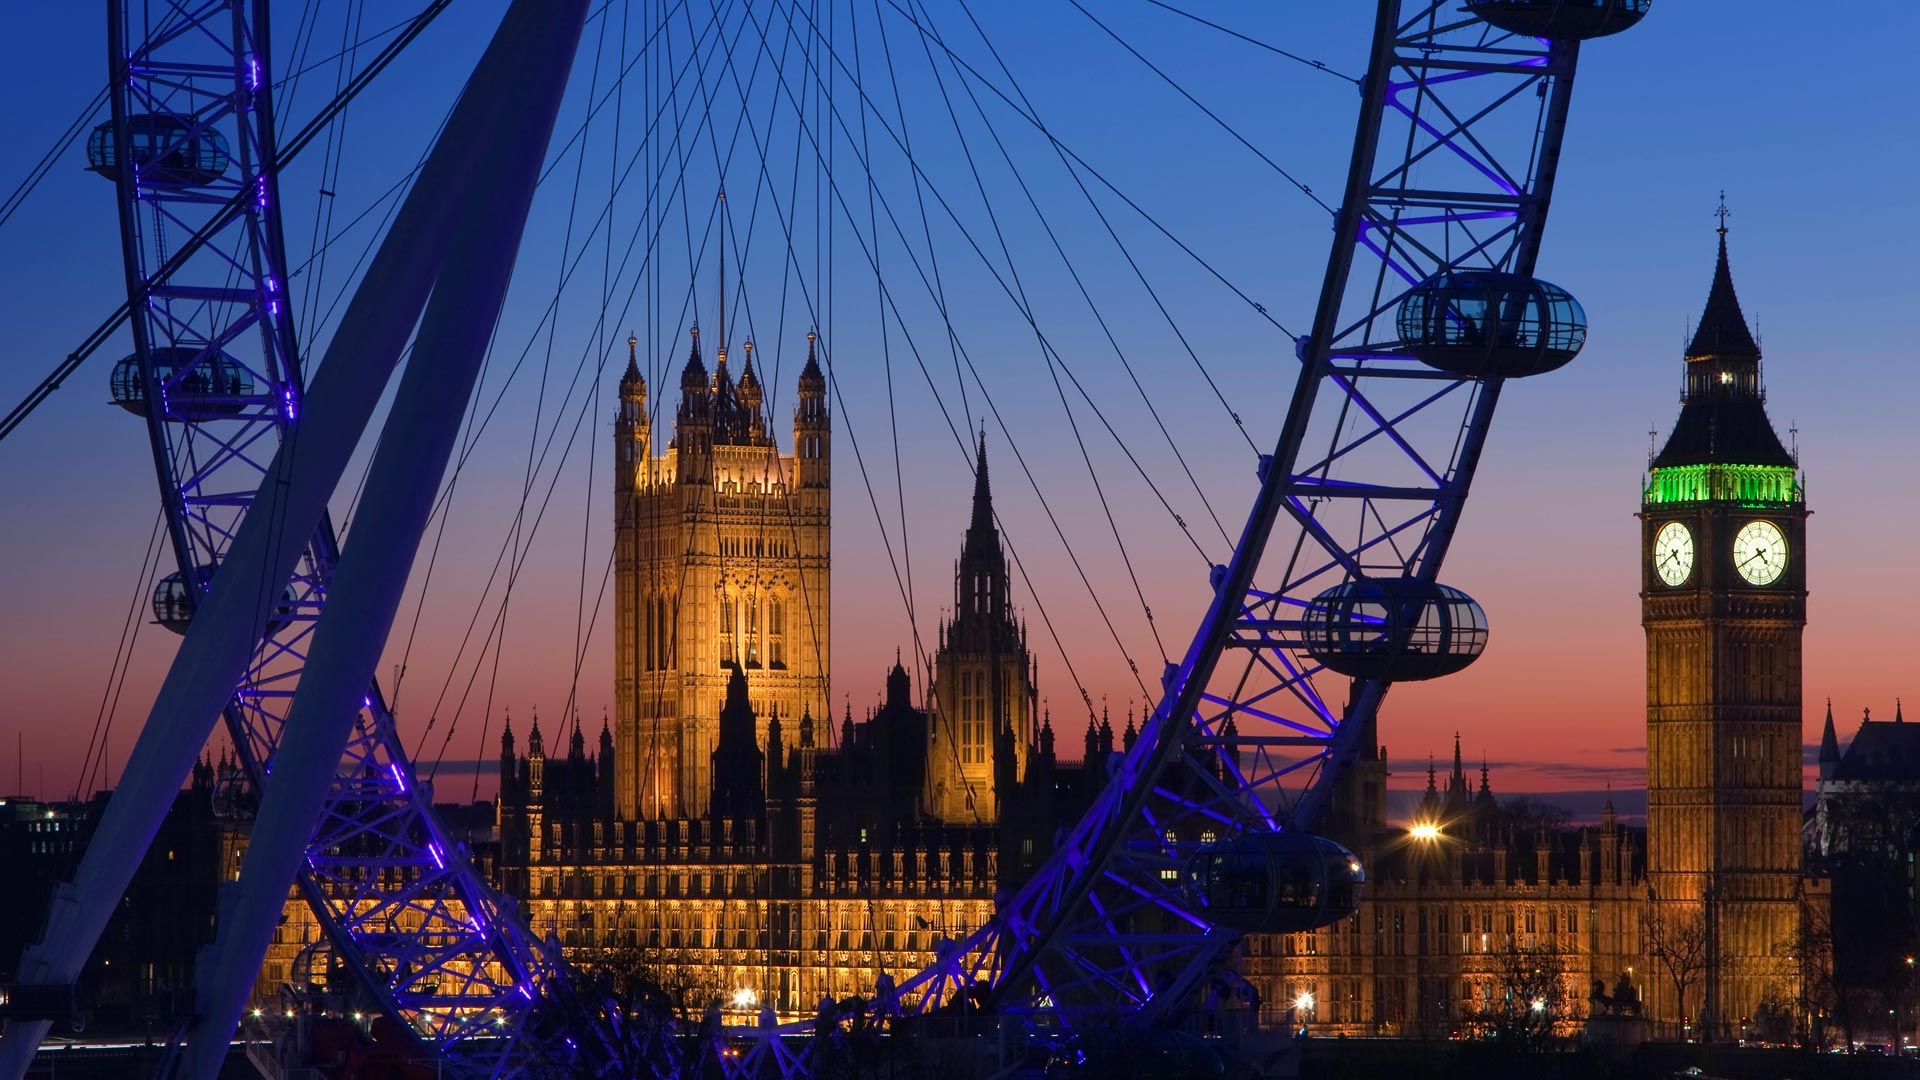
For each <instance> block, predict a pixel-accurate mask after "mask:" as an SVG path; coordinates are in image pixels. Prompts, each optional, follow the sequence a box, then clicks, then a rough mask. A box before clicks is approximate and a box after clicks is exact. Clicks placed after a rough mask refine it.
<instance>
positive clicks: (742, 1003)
mask: <svg viewBox="0 0 1920 1080" xmlns="http://www.w3.org/2000/svg"><path fill="white" fill-rule="evenodd" d="M758 1004H760V995H759V994H758V993H755V992H754V990H753V988H752V987H750V986H743V987H741V988H740V989H738V990H735V991H734V992H733V1007H734V1008H736V1009H751V1008H753V1007H754V1006H755V1005H758Z"/></svg>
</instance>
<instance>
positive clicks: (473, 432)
mask: <svg viewBox="0 0 1920 1080" xmlns="http://www.w3.org/2000/svg"><path fill="white" fill-rule="evenodd" d="M676 6H677V5H676ZM720 44H721V40H720V39H719V38H718V37H716V39H715V41H714V43H713V47H715V48H717V47H719V45H720ZM689 68H690V65H689ZM689 68H683V69H682V70H681V72H680V73H679V75H678V76H677V78H683V77H684V76H685V75H686V73H687V71H688V70H689ZM666 107H667V106H666V105H663V106H662V108H663V109H664V108H666ZM658 122H659V115H658V114H656V115H655V116H654V118H653V123H652V125H650V127H649V132H650V133H651V132H652V131H654V130H656V129H657V126H658ZM677 126H678V125H677V124H676V127H677ZM645 141H646V140H643V143H644V142H645ZM637 155H638V152H637V151H636V156H635V157H634V158H630V159H629V166H628V168H629V170H631V168H632V165H633V163H634V162H635V161H636V160H637ZM664 168H665V163H664V162H663V163H662V173H663V172H664ZM660 176H661V173H657V174H656V175H655V178H654V185H653V188H652V190H651V191H650V192H649V194H648V205H652V204H653V202H654V200H655V197H656V196H657V195H658V194H659V181H660ZM623 178H624V174H623ZM676 188H677V181H676ZM669 197H670V198H671V197H672V193H669ZM590 238H591V237H589V239H590ZM657 239H658V234H657V233H656V234H654V237H653V240H652V241H650V243H649V246H648V249H647V250H648V255H647V258H649V259H650V258H651V254H652V251H653V250H654V245H655V243H656V242H657ZM628 250H629V252H631V244H630V245H629V248H628ZM585 252H586V248H585V245H584V243H583V246H582V248H581V251H580V252H579V253H577V254H576V256H575V260H574V265H573V267H571V268H569V271H568V277H569V280H570V279H571V276H572V273H573V272H574V269H577V267H578V264H579V260H580V259H581V258H584V256H585ZM623 262H624V260H623ZM557 317H558V305H557V300H556V301H550V302H549V303H548V305H547V308H546V310H545V312H544V313H543V315H542V317H541V320H540V321H539V323H537V324H536V326H535V327H534V330H533V332H532V335H531V336H530V337H529V339H528V341H527V344H526V346H525V347H524V348H523V349H522V350H521V352H520V356H519V358H518V360H516V361H515V363H514V365H513V367H512V369H511V370H510V371H509V372H508V373H507V376H506V382H505V383H503V384H502V386H501V387H500V388H499V389H498V390H497V391H496V393H495V396H494V400H493V403H492V404H491V405H490V406H489V407H488V408H487V411H486V414H485V415H484V416H482V417H481V418H480V419H479V421H478V423H475V422H473V421H472V420H471V419H470V420H469V422H468V425H467V427H468V431H467V438H466V439H465V440H464V441H463V445H462V448H461V453H460V454H459V456H458V457H457V458H456V459H455V463H454V468H453V470H452V472H451V475H450V478H449V481H448V483H447V484H446V485H445V486H444V487H443V490H442V493H441V495H440V499H439V503H438V505H436V507H435V510H434V512H435V513H436V514H441V515H443V516H442V518H441V524H440V527H439V530H440V535H444V532H445V528H446V518H445V516H444V513H445V508H446V503H447V501H448V500H449V499H450V497H451V491H452V488H453V483H454V481H455V480H457V478H458V477H459V476H460V474H461V472H462V470H463V469H464V467H465V465H466V463H467V461H468V459H469V458H470V457H471V455H472V453H473V452H474V449H475V447H477V445H478V444H479V440H480V437H481V436H482V435H483V434H484V433H485V431H486V429H487V427H488V425H489V424H490V423H491V422H492V419H493V417H494V416H495V415H496V414H497V413H498V410H499V409H500V407H501V405H502V404H503V403H504V401H505V397H506V391H507V389H508V387H509V386H510V385H511V383H512V381H513V379H514V376H515V375H516V374H517V373H518V371H519V369H520V366H521V365H522V364H524V363H525V361H526V359H527V357H528V356H530V355H531V353H532V349H533V346H534V344H535V343H536V342H537V341H538V336H539V334H540V332H541V331H542V330H544V328H545V326H546V320H548V319H553V318H557ZM490 361H491V357H489V363H490ZM480 401H481V395H480V394H479V391H478V388H476V393H475V395H474V398H473V405H472V408H473V409H474V410H475V411H476V412H477V410H478V409H479V408H480ZM438 543H439V536H438V535H437V536H436V550H437V547H438ZM498 569H499V560H498V559H496V562H495V572H496V573H497V572H498ZM490 580H491V579H490ZM483 595H484V594H483ZM421 602H424V597H423V598H422V601H421ZM480 610H481V609H476V611H475V613H474V618H475V619H476V620H477V619H478V617H479V613H480ZM419 618H420V609H419V607H418V606H416V610H415V618H414V631H413V632H410V633H409V636H408V643H409V644H408V652H409V653H410V652H411V647H412V641H413V639H414V633H415V632H417V630H418V625H419ZM472 629H473V626H472V624H470V625H469V628H468V633H469V634H471V631H472ZM464 642H465V639H463V645H462V649H461V652H464ZM458 655H459V653H456V664H457V657H458ZM403 668H404V663H403ZM451 678H452V676H451V674H450V675H449V680H451ZM446 689H447V687H446V686H444V685H443V687H442V689H441V692H440V700H437V701H436V703H435V706H434V710H433V713H432V714H430V715H429V720H428V725H429V727H431V726H432V724H433V723H434V722H435V721H434V718H433V715H434V714H437V712H438V710H439V707H440V704H441V702H442V701H444V697H445V693H446Z"/></svg>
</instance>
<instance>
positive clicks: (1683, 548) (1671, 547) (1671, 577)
mask: <svg viewBox="0 0 1920 1080" xmlns="http://www.w3.org/2000/svg"><path fill="white" fill-rule="evenodd" d="M1653 569H1654V572H1655V573H1657V574H1659V575H1660V580H1661V581H1664V582H1666V583H1667V584H1668V585H1679V584H1680V583H1682V582H1684V581H1686V580H1687V576H1688V575H1690V574H1692V573H1693V533H1692V532H1691V531H1690V530H1688V528H1687V527H1686V526H1685V525H1683V524H1681V523H1680V522H1678V521H1669V522H1667V523H1666V524H1665V525H1662V526H1660V532H1659V533H1658V534H1656V535H1655V536H1654V538H1653Z"/></svg>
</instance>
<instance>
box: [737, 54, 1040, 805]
mask: <svg viewBox="0 0 1920 1080" xmlns="http://www.w3.org/2000/svg"><path fill="white" fill-rule="evenodd" d="M789 25H791V21H790V20H789ZM792 37H793V35H791V34H789V35H786V36H785V39H784V41H783V47H782V54H781V57H780V58H779V59H776V60H774V61H773V67H774V71H775V79H776V83H778V84H781V85H784V80H785V59H786V49H785V43H784V42H785V41H791V39H792ZM760 41H761V45H762V48H763V51H768V53H769V57H770V58H771V53H770V50H767V48H766V33H765V31H764V30H763V31H762V33H761V38H760ZM807 51H808V53H809V55H810V54H811V43H810V42H809V43H808V50H807ZM728 70H729V74H731V75H732V79H733V83H734V87H735V89H736V92H738V93H739V94H740V97H741V100H742V106H743V109H744V106H745V101H746V98H747V92H746V91H745V90H742V89H741V88H740V85H739V75H738V73H737V72H735V71H733V68H732V62H731V54H729V57H728ZM788 97H789V99H790V100H791V101H792V103H793V108H794V111H795V114H796V118H797V119H798V120H799V121H800V126H801V127H802V129H803V131H804V129H805V122H804V120H805V116H804V104H803V103H804V100H805V97H804V95H793V94H791V93H789V95H788ZM823 99H824V100H825V101H827V102H830V101H831V93H827V94H825V95H823ZM824 107H828V108H830V107H831V106H830V104H829V105H826V106H824ZM749 136H750V137H751V138H752V139H753V140H754V144H755V148H756V156H757V159H758V160H759V161H760V162H761V169H760V172H761V174H762V178H763V180H764V181H766V182H767V183H769V184H770V183H771V178H770V176H769V175H768V174H767V169H766V164H765V162H766V158H767V148H766V146H763V145H762V144H761V142H760V139H759V135H758V132H757V131H754V130H751V129H750V130H749ZM770 136H771V131H769V137H770ZM805 145H806V143H805V141H804V140H801V139H798V138H796V140H795V153H796V155H798V154H799V153H800V151H801V149H802V148H803V147H804V146H805ZM816 162H817V164H820V165H822V166H826V165H827V164H828V163H827V162H826V161H825V160H824V159H821V158H820V157H819V154H818V147H817V144H816ZM825 175H826V176H828V177H829V184H830V183H831V180H830V177H831V172H830V171H828V172H827V173H826V174H825ZM817 180H818V177H816V181H817ZM817 186H818V185H817ZM842 209H843V210H845V209H846V207H845V204H844V201H842ZM774 212H775V215H776V217H777V218H778V219H779V221H780V223H781V226H782V231H783V234H784V236H785V238H786V251H785V254H786V256H787V258H786V259H785V260H784V263H785V264H786V265H789V266H793V267H794V268H796V269H797V265H798V254H797V251H796V245H795V244H794V242H793V234H792V227H791V224H790V218H789V216H788V215H786V214H782V213H781V212H780V208H779V203H778V200H777V199H776V200H775V203H774ZM847 212H848V214H849V215H850V214H851V211H850V210H848V211H847ZM829 213H831V211H829ZM848 224H849V226H853V222H852V219H851V217H850V216H849V218H848ZM816 231H818V226H816ZM855 232H856V239H857V238H858V237H857V233H858V230H857V227H856V228H855ZM832 235H833V230H832V229H831V225H829V229H828V232H827V236H828V237H829V238H831V236H832ZM863 250H864V242H863ZM829 264H830V260H829ZM798 284H799V288H800V290H801V295H802V298H803V299H804V300H805V302H806V303H807V306H808V309H809V311H810V312H814V303H813V300H812V297H811V294H810V292H809V290H808V289H807V287H806V282H805V278H804V276H801V277H800V279H799V281H798ZM827 296H828V297H829V298H830V297H831V296H832V293H831V292H828V293H827ZM829 302H830V299H829ZM749 318H751V315H750V314H749ZM814 318H815V321H816V322H817V321H818V313H817V312H814ZM821 352H822V354H823V356H824V357H825V360H826V364H825V366H826V379H827V384H828V386H829V388H830V389H831V391H832V393H833V395H834V400H835V403H836V405H837V407H838V412H839V414H840V417H841V420H842V423H843V424H844V425H845V427H846V429H847V438H848V442H849V444H850V445H851V447H852V448H853V451H854V463H855V465H856V467H857V469H858V470H859V472H860V478H861V483H862V486H863V487H864V488H865V490H866V493H867V501H868V505H869V506H870V507H871V508H872V510H873V513H874V522H875V525H876V528H877V529H878V530H879V532H880V535H881V541H882V546H883V547H884V548H885V549H886V551H887V557H888V564H889V566H890V567H891V568H892V570H893V573H894V584H895V588H896V590H897V591H899V593H900V595H901V600H902V602H903V604H904V603H905V602H906V597H907V588H906V585H905V583H904V582H903V581H902V579H901V568H900V565H899V564H898V562H896V561H895V559H894V554H893V546H892V543H891V541H890V540H889V539H888V536H887V529H886V519H885V515H884V514H883V513H882V512H881V510H880V505H879V500H878V498H877V496H876V494H875V491H874V487H873V482H872V477H871V474H870V473H869V472H868V470H867V467H866V460H865V456H864V455H863V453H862V452H861V450H860V444H859V438H858V433H857V430H856V429H855V427H854V425H853V419H852V413H851V412H850V411H849V410H848V407H847V404H846V400H845V398H844V397H843V396H842V395H841V394H840V390H839V383H838V380H837V378H836V376H835V373H834V369H833V358H832V351H831V349H830V348H823V349H822V350H821ZM923 371H924V365H923ZM942 415H943V418H944V419H946V421H947V425H948V429H949V431H953V421H952V418H951V416H948V415H947V414H946V410H945V406H944V404H942ZM955 437H956V438H958V435H957V433H956V435H955ZM790 527H791V528H792V529H793V532H794V535H795V538H796V540H797V537H798V531H797V526H790ZM811 619H812V616H811V611H809V625H811ZM909 631H910V633H911V636H912V638H913V643H914V655H915V666H916V667H919V666H920V665H921V663H922V658H923V657H925V656H926V655H927V650H926V647H925V644H924V641H923V639H922V638H921V636H920V630H919V627H918V624H917V623H913V622H910V623H909ZM812 637H813V642H814V648H815V649H816V650H818V648H819V635H818V633H817V631H816V632H815V633H814V634H813V635H812ZM1069 670H1071V665H1069ZM933 711H934V712H935V713H938V714H940V715H941V717H942V718H943V719H945V716H944V713H941V710H938V709H937V708H935V709H934V710H933ZM825 719H826V721H827V728H828V732H829V742H831V732H832V730H833V725H832V722H831V720H832V717H831V704H830V703H829V707H828V715H827V716H826V718H825ZM951 723H952V722H951V720H950V719H948V725H949V731H948V734H949V739H948V740H947V745H948V753H949V754H950V755H953V758H954V762H955V765H956V766H957V765H958V764H959V758H958V751H957V749H956V743H957V741H958V733H957V732H955V731H953V730H952V728H951ZM966 785H967V788H968V791H969V794H970V795H971V794H973V791H972V782H971V781H966ZM968 806H969V809H970V810H972V812H973V814H974V817H975V819H976V821H977V820H979V811H978V809H977V807H976V806H975V800H972V799H970V800H969V803H968Z"/></svg>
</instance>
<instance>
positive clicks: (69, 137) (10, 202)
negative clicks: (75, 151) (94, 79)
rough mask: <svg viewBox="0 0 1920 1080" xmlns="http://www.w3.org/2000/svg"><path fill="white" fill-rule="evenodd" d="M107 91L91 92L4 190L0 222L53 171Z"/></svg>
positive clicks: (9, 215) (105, 97) (83, 128)
mask: <svg viewBox="0 0 1920 1080" xmlns="http://www.w3.org/2000/svg"><path fill="white" fill-rule="evenodd" d="M109 92H110V88H107V87H103V88H101V90H100V92H99V93H97V94H95V95H94V96H93V100H91V101H89V102H87V103H86V104H85V105H84V106H82V107H81V109H80V114H79V115H78V116H75V117H74V118H73V122H72V123H71V124H68V125H67V129H66V131H65V132H63V133H62V134H60V135H58V136H56V137H55V138H54V140H53V145H52V146H49V147H48V148H47V152H46V153H44V154H42V155H40V160H39V161H36V162H34V163H33V166H32V168H29V169H28V170H27V175H26V176H24V177H22V178H21V179H20V182H19V183H18V184H16V185H15V186H14V189H13V190H12V191H10V192H8V193H7V198H6V201H5V202H0V226H4V225H6V223H7V222H8V220H10V219H11V218H12V217H13V215H14V213H15V212H16V211H18V210H19V209H20V207H21V206H22V205H24V204H25V203H26V201H27V197H28V196H29V195H32V194H33V193H34V190H35V189H37V188H38V187H39V186H40V181H42V180H44V179H46V177H47V174H48V173H50V172H52V171H53V166H54V164H55V163H57V162H58V161H59V160H60V159H61V158H62V157H64V156H66V153H67V151H68V150H69V149H71V148H72V147H73V143H74V140H75V139H78V138H79V137H80V133H81V132H82V131H85V130H86V129H87V123H88V121H90V120H92V119H93V118H94V117H95V116H97V115H99V113H100V107H101V106H102V105H105V104H106V103H107V95H108V93H109Z"/></svg>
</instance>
